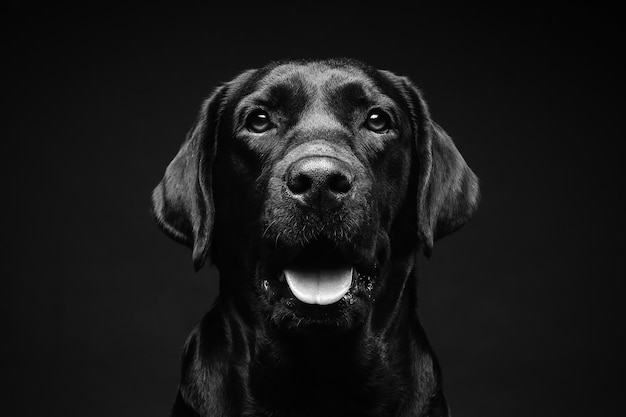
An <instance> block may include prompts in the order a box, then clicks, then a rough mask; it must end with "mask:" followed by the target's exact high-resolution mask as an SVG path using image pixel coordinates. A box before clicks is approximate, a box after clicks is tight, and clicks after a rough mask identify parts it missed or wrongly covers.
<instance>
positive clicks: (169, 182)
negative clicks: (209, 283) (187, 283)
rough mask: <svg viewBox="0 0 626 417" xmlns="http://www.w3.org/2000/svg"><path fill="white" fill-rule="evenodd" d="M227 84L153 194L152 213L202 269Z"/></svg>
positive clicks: (211, 100) (205, 106) (210, 223)
mask: <svg viewBox="0 0 626 417" xmlns="http://www.w3.org/2000/svg"><path fill="white" fill-rule="evenodd" d="M226 89H227V87H226V86H221V87H219V88H218V89H217V90H215V91H214V92H213V94H212V95H211V96H210V97H209V98H208V99H206V100H205V101H204V103H203V104H202V108H201V109H200V113H199V114H198V117H197V119H196V122H195V124H194V126H193V127H192V128H191V130H190V131H189V133H188V134H187V138H186V139H185V141H184V142H183V144H182V146H181V147H180V150H179V151H178V154H177V155H176V156H175V157H174V159H173V160H172V162H170V164H169V166H168V167H167V169H166V170H165V176H164V177H163V180H161V182H160V183H159V185H157V187H156V188H155V189H154V192H153V193H152V204H153V212H154V216H155V217H156V220H157V223H158V224H159V225H160V226H161V229H163V231H164V232H165V233H166V234H167V235H168V236H170V237H171V238H173V239H174V240H176V241H178V242H181V243H183V244H185V245H187V246H189V247H191V248H192V249H193V265H194V268H195V270H196V271H197V270H199V269H200V268H201V267H202V265H204V262H205V261H206V258H207V256H208V254H209V249H210V246H211V233H212V230H213V217H214V215H215V207H214V204H213V194H212V172H211V171H212V165H213V161H214V159H215V152H216V147H217V143H216V142H217V137H216V136H217V129H218V123H219V119H220V113H221V108H222V102H223V101H224V97H225V94H226Z"/></svg>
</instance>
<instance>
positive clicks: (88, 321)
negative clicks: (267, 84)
mask: <svg viewBox="0 0 626 417" xmlns="http://www.w3.org/2000/svg"><path fill="white" fill-rule="evenodd" d="M335 3H336V4H334V5H328V6H325V5H321V4H319V5H306V4H304V3H303V4H300V5H297V3H292V4H291V6H290V7H291V8H289V9H285V8H282V9H281V8H277V7H274V8H272V9H267V8H266V6H265V5H264V4H263V3H257V4H256V5H254V6H247V5H243V4H235V5H232V6H229V7H223V6H222V7H216V6H208V5H207V6H200V5H195V6H189V7H188V8H187V9H184V8H182V7H177V8H173V6H169V7H165V6H157V5H154V4H153V5H150V6H141V7H140V6H132V7H131V6H125V7H114V6H111V5H105V4H98V3H94V4H90V6H89V8H86V7H85V8H82V9H81V8H79V9H77V8H56V7H55V8H50V7H49V8H47V9H41V8H37V7H35V6H24V7H22V8H21V9H19V10H13V11H8V10H7V11H6V13H5V16H4V18H3V20H4V21H5V22H4V30H3V32H4V33H3V40H4V42H3V44H4V45H5V46H4V51H5V53H4V57H5V63H4V64H3V67H4V69H5V70H8V75H7V74H6V73H5V75H4V77H3V85H4V86H5V88H4V90H5V94H4V98H5V101H7V102H8V103H7V104H8V105H7V106H5V111H4V112H3V113H4V117H5V118H6V119H5V122H4V123H3V131H4V132H5V133H4V134H3V138H2V146H3V150H4V151H3V164H2V165H3V172H4V175H3V178H2V180H3V181H2V185H3V193H2V194H3V199H2V200H3V204H2V206H3V211H4V213H5V214H4V216H3V218H4V222H3V223H4V224H3V226H4V227H3V241H4V245H3V246H4V250H3V253H4V255H5V256H6V260H5V261H4V262H3V264H4V268H3V270H4V272H3V273H2V275H3V278H2V283H3V284H2V287H3V288H4V290H3V301H2V309H3V319H4V320H5V321H6V324H5V325H3V327H2V339H1V341H2V349H3V354H2V362H3V364H2V370H3V374H4V375H3V380H4V382H5V383H6V384H7V387H6V388H5V389H4V390H3V396H6V398H5V399H4V400H3V403H4V406H3V409H5V410H10V411H11V413H10V415H21V416H31V415H32V416H34V415H50V416H57V415H58V416H61V415H63V416H85V415H89V416H112V415H115V416H149V415H150V416H153V415H154V416H157V415H167V413H168V411H169V407H170V404H171V403H172V401H173V398H174V395H175V390H176V386H177V383H178V373H179V365H180V363H179V355H180V352H181V348H182V345H183V342H184V340H185V338H186V336H187V334H188V333H189V332H190V330H191V329H192V327H193V326H194V324H195V323H196V321H197V320H199V319H200V317H201V316H202V314H203V313H204V312H205V311H207V310H208V308H209V307H210V305H211V303H212V301H213V299H214V297H215V294H216V290H217V276H216V275H217V274H216V271H215V270H212V269H209V268H204V269H203V270H202V271H201V272H199V273H198V274H194V273H193V270H192V265H191V259H190V251H189V250H188V249H187V248H185V247H183V246H180V245H178V244H176V243H174V242H173V241H171V240H169V239H168V238H167V237H166V236H165V235H163V234H162V233H161V232H160V231H159V229H158V228H157V226H156V225H155V224H154V222H153V220H152V218H151V216H150V213H149V207H150V193H151V191H152V188H153V187H154V186H155V185H156V184H157V183H158V181H159V180H160V178H161V176H162V174H163V172H164V169H165V167H166V165H167V164H168V162H169V161H170V160H171V158H172V157H173V156H174V154H175V153H176V151H177V149H178V147H179V145H180V143H181V142H182V140H183V137H184V134H185V133H186V131H187V129H188V128H189V127H190V126H191V123H192V121H193V119H194V117H195V114H196V112H197V110H198V108H199V105H200V103H201V101H202V99H203V98H204V97H206V96H207V95H208V94H209V93H210V91H211V90H212V88H214V87H215V86H217V85H218V84H219V83H221V82H224V81H227V80H229V79H231V78H232V77H234V76H235V75H236V74H237V73H239V72H240V71H242V70H245V69H248V68H255V67H259V66H262V65H264V64H265V63H267V62H268V61H269V60H273V59H281V58H303V57H322V58H323V57H333V56H350V57H354V58H358V59H362V60H365V61H367V62H369V63H370V64H372V65H374V66H376V67H379V68H385V69H390V70H392V71H394V72H396V73H399V74H403V75H408V76H410V77H411V78H412V79H413V80H414V81H415V82H416V83H417V84H418V85H419V86H420V87H421V88H422V90H423V91H424V93H425V95H426V99H427V101H428V102H429V104H430V106H431V111H432V114H433V116H434V118H435V120H437V122H438V123H439V124H441V125H442V126H443V127H444V128H445V129H446V130H447V131H448V133H449V134H450V135H451V136H452V137H453V138H454V139H455V141H456V143H457V146H458V147H459V149H460V150H461V152H462V153H463V155H464V156H465V159H466V160H467V161H468V163H469V164H470V166H471V167H472V168H473V169H474V171H475V172H476V173H477V174H478V176H479V177H480V179H481V181H482V192H483V201H482V204H481V206H480V210H479V212H478V214H477V215H476V217H475V218H474V219H473V220H472V221H471V222H470V223H469V224H468V225H467V226H466V227H465V228H463V229H462V230H461V231H459V232H457V233H456V234H454V235H452V236H449V237H447V238H446V239H444V240H442V241H440V242H439V243H438V244H437V245H436V247H435V252H434V256H433V257H432V259H431V260H429V261H428V260H426V259H424V258H422V257H420V264H421V265H422V276H421V277H422V278H421V282H420V286H421V288H420V290H421V293H420V294H421V316H422V319H423V323H424V326H425V327H426V330H427V333H428V335H429V337H430V340H431V342H432V344H433V346H434V348H435V351H436V352H437V354H438V356H439V358H440V361H441V364H442V367H443V376H444V387H445V392H446V395H447V397H448V400H449V403H450V405H451V407H452V409H453V414H454V415H455V416H457V417H466V416H468V417H469V416H496V415H497V416H530V415H533V416H554V415H563V416H565V415H567V416H590V415H618V410H619V409H621V408H622V407H620V406H619V403H621V402H622V399H623V398H622V397H623V385H622V381H623V377H622V375H623V374H624V371H625V369H624V360H623V359H622V353H623V351H624V348H625V347H624V343H623V341H622V339H623V337H622V336H623V334H624V330H625V329H624V324H623V322H624V317H623V310H622V307H621V303H622V298H623V292H622V289H621V287H622V285H621V281H622V279H623V278H622V277H620V276H619V275H621V274H623V267H622V266H621V259H620V258H621V257H623V253H622V249H621V247H620V244H621V236H622V235H621V233H622V229H623V228H622V218H623V205H622V203H621V202H620V197H621V194H622V193H623V189H624V187H623V183H622V182H621V175H620V174H621V170H622V168H621V166H620V159H621V158H620V152H621V144H622V141H623V140H624V135H623V131H622V130H621V129H618V126H619V125H620V124H621V123H622V120H623V109H622V107H623V106H621V103H622V100H623V93H624V91H623V90H624V89H623V81H621V80H619V82H618V75H620V71H621V70H622V68H619V67H618V64H619V59H620V57H621V56H623V52H624V51H623V42H622V41H621V40H620V37H622V36H623V27H621V26H620V25H621V22H619V21H618V20H617V19H616V16H617V14H616V11H614V10H607V9H603V8H602V7H601V5H600V4H598V3H596V4H595V5H594V6H589V7H588V8H582V7H576V6H571V5H568V6H563V7H561V8H558V9H557V8H553V9H550V10H547V9H546V8H545V6H543V7H533V6H531V5H524V6H522V5H520V6H519V7H509V8H507V9H506V10H505V9H492V8H482V9H481V8H472V9H470V8H464V9H454V8H452V7H447V6H441V7H438V8H433V7H424V6H421V5H420V4H419V3H416V5H415V8H414V9H412V10H411V9H406V8H405V7H403V6H399V5H396V4H393V3H392V2H379V3H371V4H368V3H361V4H358V5H355V6H353V7H352V8H349V7H344V8H340V6H339V2H335ZM29 7H30V8H29ZM7 415H9V414H7Z"/></svg>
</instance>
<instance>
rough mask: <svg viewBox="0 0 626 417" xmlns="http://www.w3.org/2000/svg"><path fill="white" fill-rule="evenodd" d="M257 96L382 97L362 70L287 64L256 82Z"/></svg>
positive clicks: (280, 97)
mask: <svg viewBox="0 0 626 417" xmlns="http://www.w3.org/2000/svg"><path fill="white" fill-rule="evenodd" d="M256 87H257V88H256V91H255V92H254V93H253V94H254V95H255V96H256V97H262V98H266V99H268V100H270V101H271V99H275V100H281V99H285V98H287V96H290V98H293V99H295V100H298V99H299V100H314V99H316V98H320V97H326V98H332V96H333V95H336V94H343V96H344V97H345V95H346V94H349V95H351V96H354V97H355V98H357V99H359V98H361V99H366V98H374V97H377V96H381V95H383V92H382V91H381V89H380V88H379V87H378V86H377V84H376V82H375V80H373V79H372V78H371V77H370V76H369V75H368V74H367V73H366V72H365V71H363V70H362V69H361V68H358V67H356V66H351V65H343V66H338V65H329V64H326V63H320V62H313V63H289V64H282V65H278V66H276V67H275V68H272V69H271V70H269V71H268V72H267V73H266V74H264V75H263V76H262V77H261V78H260V79H258V81H257V85H256Z"/></svg>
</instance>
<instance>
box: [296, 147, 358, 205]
mask: <svg viewBox="0 0 626 417" xmlns="http://www.w3.org/2000/svg"><path fill="white" fill-rule="evenodd" d="M352 181H353V175H352V173H351V172H350V169H349V167H348V165H347V164H346V163H345V162H343V161H340V160H339V159H336V158H332V157H326V156H311V157H306V158H302V159H300V160H298V161H296V162H294V163H293V164H292V165H291V166H290V167H289V169H288V170H287V188H289V190H290V191H291V193H292V196H293V197H294V198H296V199H298V200H299V201H301V202H303V203H304V204H306V205H308V206H311V207H313V208H317V209H333V208H337V207H339V206H340V205H341V204H342V202H343V200H344V198H345V197H346V196H347V195H348V192H349V191H350V190H351V189H352Z"/></svg>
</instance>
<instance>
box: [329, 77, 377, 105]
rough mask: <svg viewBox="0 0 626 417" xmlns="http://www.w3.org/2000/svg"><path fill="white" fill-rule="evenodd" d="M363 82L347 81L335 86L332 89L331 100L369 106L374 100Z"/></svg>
mask: <svg viewBox="0 0 626 417" xmlns="http://www.w3.org/2000/svg"><path fill="white" fill-rule="evenodd" d="M368 90H369V89H367V88H366V87H365V86H364V85H363V84H362V83H360V82H355V81H351V82H347V83H344V84H340V85H338V86H336V87H334V88H333V89H332V90H331V91H330V98H331V100H333V101H335V100H339V99H340V100H342V101H345V102H348V103H350V104H352V105H355V106H367V105H369V104H370V103H371V102H372V101H373V100H372V97H371V96H372V95H371V93H370V92H369V91H368Z"/></svg>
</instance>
